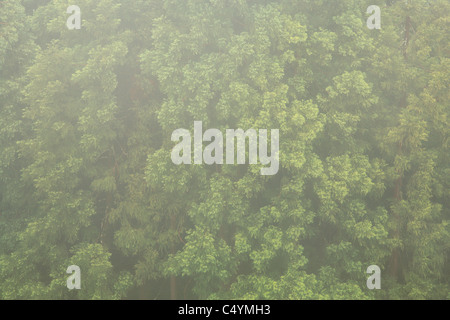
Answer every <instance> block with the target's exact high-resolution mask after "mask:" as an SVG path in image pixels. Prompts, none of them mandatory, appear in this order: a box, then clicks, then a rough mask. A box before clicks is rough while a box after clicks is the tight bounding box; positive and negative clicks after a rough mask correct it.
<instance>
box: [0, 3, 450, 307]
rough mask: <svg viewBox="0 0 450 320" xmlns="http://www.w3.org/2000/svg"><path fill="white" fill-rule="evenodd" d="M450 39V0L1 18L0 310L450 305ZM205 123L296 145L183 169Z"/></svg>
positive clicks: (43, 8)
mask: <svg viewBox="0 0 450 320" xmlns="http://www.w3.org/2000/svg"><path fill="white" fill-rule="evenodd" d="M74 5H75V6H77V7H79V8H80V12H79V13H80V17H81V24H80V26H79V27H80V28H76V27H75V28H69V26H70V23H69V22H73V21H68V19H71V18H70V17H71V13H68V10H67V9H68V8H69V7H70V6H74ZM371 5H375V6H378V7H379V8H380V10H381V25H380V28H369V27H368V23H367V20H368V19H369V17H370V14H368V13H367V8H368V7H369V6H371ZM69 12H70V11H69ZM74 21H75V20H74ZM449 25H450V2H449V1H448V0H433V1H428V0H409V1H407V0H370V1H369V0H330V1H325V0H76V1H75V0H70V1H69V0H5V1H0V299H293V300H297V299H450V226H449V219H450V152H449V148H450V145H449V142H450V141H449V134H450V125H449V124H450V123H449V122H450V114H449V113H450V108H449V101H450V99H449V98H450V90H449V83H450V46H449V40H450V35H449V30H450V28H449ZM196 121H198V122H199V121H201V122H202V123H203V126H204V128H205V130H206V129H208V128H216V129H217V130H218V131H220V132H222V133H224V134H225V132H226V130H228V129H238V128H240V129H242V130H244V131H246V130H248V129H255V130H264V129H268V130H271V129H274V130H279V152H278V153H277V154H278V156H279V169H278V170H277V171H276V174H273V175H262V174H261V173H260V170H261V165H259V164H250V163H249V161H246V163H243V164H242V163H241V164H239V163H235V164H226V163H224V164H218V163H214V164H206V163H200V164H196V163H192V164H178V165H177V164H174V163H173V161H172V160H171V152H172V149H173V148H174V146H175V145H176V142H174V141H173V140H172V139H171V137H172V133H173V132H174V131H175V130H177V129H180V128H186V129H187V130H188V131H189V132H191V133H192V132H193V131H192V128H193V124H194V122H196ZM273 132H275V131H272V133H273ZM277 133H278V131H277ZM258 141H259V142H261V140H258ZM269 141H270V139H269ZM260 144H261V143H259V147H261V145H260ZM272 144H273V143H272ZM255 147H256V145H255ZM266 147H268V146H266ZM268 150H269V151H270V147H268ZM247 151H249V150H247ZM72 265H75V266H79V268H80V270H81V289H80V290H69V289H68V287H67V283H66V282H67V278H68V277H69V274H67V273H66V270H67V268H68V267H69V266H72ZM372 265H376V266H379V267H380V269H381V289H379V290H369V289H368V287H367V285H366V280H367V278H368V277H369V276H370V274H367V273H366V270H367V268H368V267H369V266H372Z"/></svg>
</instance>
